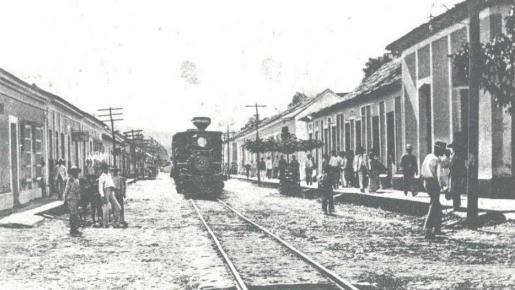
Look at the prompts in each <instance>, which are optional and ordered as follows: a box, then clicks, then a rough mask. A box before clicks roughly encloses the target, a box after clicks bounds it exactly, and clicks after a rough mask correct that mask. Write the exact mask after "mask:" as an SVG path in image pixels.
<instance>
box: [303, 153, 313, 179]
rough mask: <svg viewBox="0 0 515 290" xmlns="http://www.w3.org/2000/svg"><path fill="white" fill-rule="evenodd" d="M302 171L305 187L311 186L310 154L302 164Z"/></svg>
mask: <svg viewBox="0 0 515 290" xmlns="http://www.w3.org/2000/svg"><path fill="white" fill-rule="evenodd" d="M304 171H305V172H306V185H311V184H313V179H312V176H313V157H312V156H311V154H308V158H307V159H306V163H305V164H304Z"/></svg>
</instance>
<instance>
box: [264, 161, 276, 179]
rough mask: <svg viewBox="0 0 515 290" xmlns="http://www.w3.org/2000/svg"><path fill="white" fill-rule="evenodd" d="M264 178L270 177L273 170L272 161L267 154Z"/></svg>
mask: <svg viewBox="0 0 515 290" xmlns="http://www.w3.org/2000/svg"><path fill="white" fill-rule="evenodd" d="M265 166H266V178H268V179H272V173H273V171H274V163H273V162H272V158H271V157H270V156H268V158H267V159H266V164H265Z"/></svg>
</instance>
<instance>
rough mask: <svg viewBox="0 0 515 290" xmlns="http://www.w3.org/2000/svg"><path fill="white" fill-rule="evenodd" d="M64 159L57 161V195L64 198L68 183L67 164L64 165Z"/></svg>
mask: <svg viewBox="0 0 515 290" xmlns="http://www.w3.org/2000/svg"><path fill="white" fill-rule="evenodd" d="M64 163H65V162H64V160H62V159H61V160H59V161H58V162H57V168H56V175H55V178H54V180H55V182H56V185H57V195H58V197H59V199H61V200H62V199H63V193H64V187H65V185H66V180H68V171H67V170H66V166H64Z"/></svg>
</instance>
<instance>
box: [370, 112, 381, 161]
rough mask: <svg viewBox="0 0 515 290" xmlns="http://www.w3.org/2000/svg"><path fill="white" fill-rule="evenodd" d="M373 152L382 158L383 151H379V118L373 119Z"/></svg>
mask: <svg viewBox="0 0 515 290" xmlns="http://www.w3.org/2000/svg"><path fill="white" fill-rule="evenodd" d="M372 150H374V153H375V154H376V155H377V156H378V157H379V160H380V158H381V156H380V155H381V150H379V116H374V117H372Z"/></svg>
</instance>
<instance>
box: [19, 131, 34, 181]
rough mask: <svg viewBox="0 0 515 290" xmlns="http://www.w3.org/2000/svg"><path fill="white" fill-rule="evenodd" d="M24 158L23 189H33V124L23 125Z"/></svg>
mask: <svg viewBox="0 0 515 290" xmlns="http://www.w3.org/2000/svg"><path fill="white" fill-rule="evenodd" d="M21 135H22V140H21V144H22V150H21V151H22V154H21V156H22V158H21V162H22V164H21V168H20V169H21V170H20V171H21V172H20V183H21V184H22V189H32V126H31V125H29V124H25V125H23V126H22V134H21Z"/></svg>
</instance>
